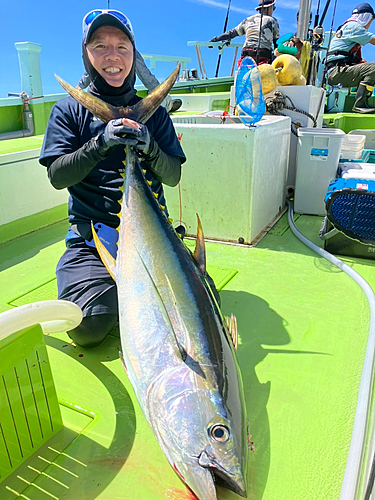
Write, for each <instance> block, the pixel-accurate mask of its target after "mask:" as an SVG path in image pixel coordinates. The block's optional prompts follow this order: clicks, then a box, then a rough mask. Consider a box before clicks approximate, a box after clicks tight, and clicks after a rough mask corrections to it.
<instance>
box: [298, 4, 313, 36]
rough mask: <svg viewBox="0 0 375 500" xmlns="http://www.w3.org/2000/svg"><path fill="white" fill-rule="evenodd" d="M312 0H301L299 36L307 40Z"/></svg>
mask: <svg viewBox="0 0 375 500" xmlns="http://www.w3.org/2000/svg"><path fill="white" fill-rule="evenodd" d="M310 12H311V0H300V2H299V11H298V23H297V38H299V39H300V40H301V41H302V42H303V41H304V40H306V37H307V30H308V27H309V22H310Z"/></svg>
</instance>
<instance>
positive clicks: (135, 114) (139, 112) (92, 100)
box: [55, 63, 181, 123]
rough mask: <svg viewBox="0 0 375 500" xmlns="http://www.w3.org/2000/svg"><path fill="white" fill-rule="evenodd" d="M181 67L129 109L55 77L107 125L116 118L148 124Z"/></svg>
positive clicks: (74, 97)
mask: <svg viewBox="0 0 375 500" xmlns="http://www.w3.org/2000/svg"><path fill="white" fill-rule="evenodd" d="M180 66H181V63H177V66H176V69H175V70H174V71H173V73H172V74H171V75H170V76H169V77H168V78H167V79H166V80H165V81H164V82H163V83H161V84H160V85H159V86H158V87H156V89H154V90H153V91H152V92H150V94H149V95H148V96H147V97H145V98H144V99H142V100H141V101H139V102H137V103H136V104H134V105H133V106H128V107H127V108H123V107H116V106H111V105H110V104H108V103H106V102H104V101H102V100H101V99H99V98H98V97H95V96H93V95H91V94H89V93H88V92H83V91H82V90H81V89H77V88H76V87H73V85H70V84H69V83H67V82H65V81H64V80H63V79H62V78H60V77H58V76H57V75H55V77H56V79H57V81H58V82H59V83H60V85H61V86H62V87H63V89H64V90H66V92H68V94H69V95H70V96H71V97H73V99H75V100H76V101H78V102H79V103H80V104H82V106H84V107H85V108H86V109H88V110H89V111H90V112H91V113H92V114H93V115H95V116H96V117H97V118H99V120H102V121H103V122H105V123H107V122H109V121H110V120H114V119H115V118H130V119H131V120H134V121H136V122H139V123H146V122H147V120H148V119H149V118H150V117H151V116H152V115H153V114H154V113H155V111H156V109H157V108H158V107H159V105H160V104H161V103H162V102H163V100H164V98H165V97H166V96H167V94H168V93H169V91H170V90H171V88H172V87H173V85H174V83H175V81H176V80H177V77H178V74H179V72H180Z"/></svg>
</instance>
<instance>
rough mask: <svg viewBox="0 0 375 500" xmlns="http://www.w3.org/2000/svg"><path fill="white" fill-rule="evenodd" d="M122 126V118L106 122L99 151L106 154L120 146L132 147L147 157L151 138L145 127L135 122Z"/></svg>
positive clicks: (150, 147) (150, 146)
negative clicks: (132, 124)
mask: <svg viewBox="0 0 375 500" xmlns="http://www.w3.org/2000/svg"><path fill="white" fill-rule="evenodd" d="M133 123H134V127H133V126H131V125H130V124H128V125H124V124H123V118H116V119H115V120H111V121H110V122H108V124H107V126H106V128H105V129H104V132H103V133H102V135H101V136H100V146H99V150H100V152H101V153H107V152H108V151H109V150H110V149H111V148H113V147H114V146H118V145H119V144H122V145H124V146H134V147H135V148H136V149H138V150H139V151H141V152H142V153H143V154H145V155H147V154H148V153H149V152H150V151H151V149H152V142H153V140H152V138H151V136H150V133H149V131H148V129H147V127H146V125H142V124H140V123H137V122H133Z"/></svg>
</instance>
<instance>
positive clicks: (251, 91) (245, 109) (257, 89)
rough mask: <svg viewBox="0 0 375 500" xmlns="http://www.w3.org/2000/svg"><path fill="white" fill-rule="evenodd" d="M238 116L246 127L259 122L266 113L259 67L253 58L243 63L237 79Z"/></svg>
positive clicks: (248, 58) (246, 59)
mask: <svg viewBox="0 0 375 500" xmlns="http://www.w3.org/2000/svg"><path fill="white" fill-rule="evenodd" d="M235 90H236V104H237V111H238V116H239V117H240V119H241V121H242V123H244V124H245V125H248V126H250V125H254V123H257V122H259V120H260V119H261V118H262V116H263V115H264V113H265V111H266V103H265V101H264V97H263V93H262V86H261V83H260V76H259V71H258V67H257V65H256V64H255V61H254V59H253V58H252V57H245V58H244V59H242V61H241V66H240V68H239V70H238V75H237V79H236V89H235Z"/></svg>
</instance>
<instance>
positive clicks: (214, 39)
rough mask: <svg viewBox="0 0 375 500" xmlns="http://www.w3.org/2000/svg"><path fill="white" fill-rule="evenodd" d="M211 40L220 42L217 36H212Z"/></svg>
mask: <svg viewBox="0 0 375 500" xmlns="http://www.w3.org/2000/svg"><path fill="white" fill-rule="evenodd" d="M208 41H209V42H218V41H219V40H218V39H217V36H214V37H213V38H211V40H208Z"/></svg>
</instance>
